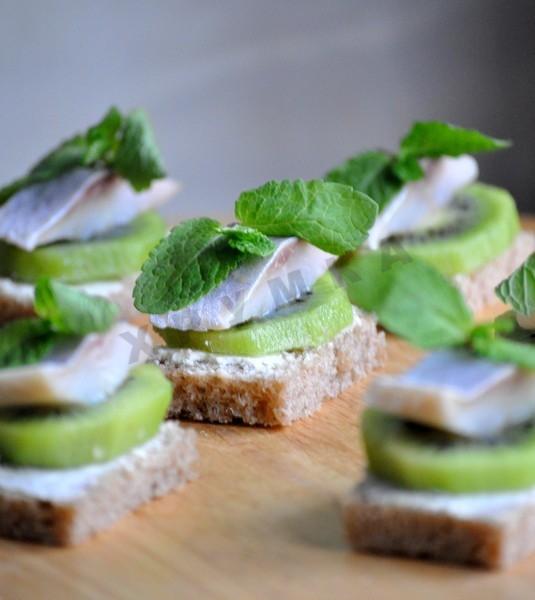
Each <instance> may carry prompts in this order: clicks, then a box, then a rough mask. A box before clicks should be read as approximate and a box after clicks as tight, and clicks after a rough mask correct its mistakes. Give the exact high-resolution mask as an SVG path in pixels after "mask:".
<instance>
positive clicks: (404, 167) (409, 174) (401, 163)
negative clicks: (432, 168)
mask: <svg viewBox="0 0 535 600" xmlns="http://www.w3.org/2000/svg"><path fill="white" fill-rule="evenodd" d="M392 170H393V171H394V173H395V174H396V175H397V176H398V177H399V178H400V179H401V181H402V182H403V183H409V182H410V181H418V180H419V179H423V178H424V177H425V173H424V170H423V169H422V167H421V166H420V163H419V162H418V160H417V159H416V158H414V157H413V156H407V157H406V158H403V159H401V158H397V159H396V160H395V161H394V164H393V165H392Z"/></svg>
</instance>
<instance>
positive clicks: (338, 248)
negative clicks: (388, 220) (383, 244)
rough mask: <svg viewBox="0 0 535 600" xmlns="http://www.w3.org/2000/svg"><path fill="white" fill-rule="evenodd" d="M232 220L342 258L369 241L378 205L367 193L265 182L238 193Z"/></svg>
mask: <svg viewBox="0 0 535 600" xmlns="http://www.w3.org/2000/svg"><path fill="white" fill-rule="evenodd" d="M235 213H236V217H237V218H238V219H239V220H240V221H241V223H243V224H244V225H247V226H249V227H254V228H255V229H257V230H258V231H261V232H262V233H264V234H266V235H269V236H283V237H290V236H296V237H298V238H301V239H303V240H306V241H307V242H309V243H310V244H312V245H314V246H317V247H318V248H321V249H322V250H325V252H330V253H331V254H337V255H341V254H345V253H346V252H349V251H350V250H355V249H356V248H357V247H358V246H360V245H361V244H362V243H363V242H364V241H365V239H366V238H367V237H368V231H369V229H370V228H371V227H372V225H373V223H374V221H375V218H376V216H377V204H376V203H375V202H374V201H373V200H372V199H371V198H370V197H369V196H367V195H366V194H364V193H361V192H358V191H356V190H354V189H353V188H351V187H349V186H347V185H342V184H339V183H333V182H325V181H320V180H314V181H306V182H305V181H303V180H301V179H298V180H296V181H270V182H268V183H266V184H265V185H263V186H261V187H259V188H256V189H253V190H249V191H246V192H243V193H242V194H240V197H239V198H238V201H237V202H236V206H235Z"/></svg>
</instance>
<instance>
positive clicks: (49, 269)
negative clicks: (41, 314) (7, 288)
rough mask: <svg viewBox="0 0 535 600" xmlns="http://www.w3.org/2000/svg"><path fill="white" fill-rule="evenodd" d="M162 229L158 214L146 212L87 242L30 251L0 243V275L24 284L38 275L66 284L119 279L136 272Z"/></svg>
mask: <svg viewBox="0 0 535 600" xmlns="http://www.w3.org/2000/svg"><path fill="white" fill-rule="evenodd" d="M165 231H166V227H165V223H164V221H163V219H162V218H161V217H160V216H159V215H158V213H156V212H154V211H148V212H146V213H143V214H141V215H139V216H138V217H137V218H136V219H134V220H133V221H132V222H131V223H129V224H128V225H124V226H122V227H117V228H116V229H114V230H113V231H110V232H109V233H107V234H106V235H103V236H100V237H97V238H94V239H92V240H89V241H87V242H59V243H55V244H50V245H48V246H42V247H40V248H37V249H36V250H33V251H31V252H27V251H26V250H22V249H21V248H17V247H16V246H12V245H11V244H6V243H0V276H2V277H10V278H11V279H13V280H14V281H21V282H27V283H35V282H36V281H37V280H38V279H39V277H52V278H55V279H58V280H60V281H64V282H66V283H87V282H91V281H105V280H113V279H122V278H123V277H126V276H128V275H132V274H134V273H136V272H137V271H139V269H140V268H141V265H142V264H143V262H144V261H145V259H146V258H147V256H148V255H149V252H150V251H151V250H152V248H154V246H155V245H156V244H157V243H158V241H159V240H160V239H161V238H162V237H163V236H164V235H165Z"/></svg>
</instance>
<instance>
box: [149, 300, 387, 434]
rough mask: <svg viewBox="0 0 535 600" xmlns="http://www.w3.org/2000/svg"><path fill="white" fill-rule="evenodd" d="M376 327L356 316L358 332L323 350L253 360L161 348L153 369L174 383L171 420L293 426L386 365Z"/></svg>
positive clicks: (346, 331) (339, 337) (351, 331)
mask: <svg viewBox="0 0 535 600" xmlns="http://www.w3.org/2000/svg"><path fill="white" fill-rule="evenodd" d="M385 346H386V342H385V336H384V334H383V333H382V332H378V331H377V328H376V322H375V320H374V319H373V318H372V317H370V316H367V315H363V314H362V313H360V312H358V311H357V310H356V309H355V317H354V321H353V324H352V325H351V326H349V327H348V328H346V329H344V330H343V331H342V332H340V333H339V334H338V335H337V336H336V337H335V338H334V339H333V340H332V341H331V342H329V343H327V344H323V345H322V346H319V347H318V348H313V349H308V350H303V351H298V352H297V351H296V352H283V353H280V354H276V355H270V356H264V357H258V358H256V357H255V358H249V357H239V356H220V355H216V354H210V353H207V352H199V351H194V350H188V349H172V348H164V347H161V348H156V349H155V351H154V352H155V355H154V362H155V363H156V364H157V365H159V366H160V368H161V369H162V370H163V372H164V373H165V375H166V376H167V377H168V378H169V379H170V380H171V382H172V383H173V388H174V394H173V402H172V405H171V409H170V412H169V416H170V417H172V418H178V417H180V418H186V419H193V420H195V421H210V422H215V423H230V422H232V421H241V422H243V423H246V424H248V425H265V426H277V425H289V424H290V423H292V422H293V421H296V420H297V419H302V418H304V417H307V416H309V415H311V414H312V413H314V412H316V411H317V410H318V409H319V408H320V406H321V405H322V403H323V402H324V401H325V400H327V399H329V398H333V397H336V396H338V395H339V394H340V393H341V392H343V391H344V390H345V389H347V388H348V387H350V386H351V385H353V384H354V383H355V382H357V381H358V380H360V379H362V378H363V377H365V376H366V375H367V374H368V373H369V372H370V371H372V370H373V369H374V368H376V367H378V366H379V365H380V364H381V363H382V360H383V357H384V350H385Z"/></svg>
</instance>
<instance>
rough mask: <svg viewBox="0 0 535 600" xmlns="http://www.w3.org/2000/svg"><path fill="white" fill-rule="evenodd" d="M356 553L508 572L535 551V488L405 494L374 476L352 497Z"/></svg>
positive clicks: (348, 513) (349, 522)
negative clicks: (462, 492) (394, 556)
mask: <svg viewBox="0 0 535 600" xmlns="http://www.w3.org/2000/svg"><path fill="white" fill-rule="evenodd" d="M343 516H344V521H345V525H346V529H347V532H348V535H349V540H350V542H351V544H352V546H353V547H354V548H355V549H356V550H362V551H369V552H377V553H380V554H394V555H401V556H407V557H413V558H430V559H435V560H439V561H442V562H454V563H462V564H467V565H478V566H481V567H485V568H487V569H503V568H507V567H509V566H511V565H512V564H514V563H515V562H517V561H519V560H521V559H522V558H524V557H526V556H528V555H529V554H530V553H532V552H533V551H535V488H530V489H528V490H525V491H524V490H523V491H518V492H496V493H485V494H445V493H438V492H423V491H422V492H420V491H412V490H404V489H400V488H397V487H394V486H392V485H389V484H388V483H385V482H382V481H379V480H377V479H375V478H373V477H371V476H368V478H367V479H366V480H365V481H364V482H363V483H361V484H360V485H358V486H357V487H356V488H355V489H354V490H353V491H352V492H351V494H350V496H349V497H348V498H347V499H346V501H345V502H344V506H343Z"/></svg>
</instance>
